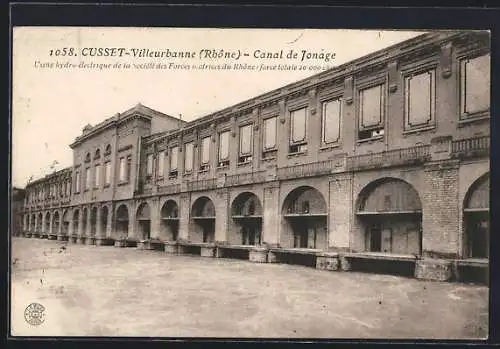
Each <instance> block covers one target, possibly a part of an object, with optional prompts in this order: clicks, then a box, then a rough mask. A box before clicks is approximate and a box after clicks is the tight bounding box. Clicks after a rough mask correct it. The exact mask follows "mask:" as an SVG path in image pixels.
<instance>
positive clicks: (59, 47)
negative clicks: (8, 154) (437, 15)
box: [9, 27, 491, 339]
mask: <svg viewBox="0 0 500 349" xmlns="http://www.w3.org/2000/svg"><path fill="white" fill-rule="evenodd" d="M12 39H13V41H12V50H13V51H12V89H13V95H12V184H13V189H12V190H13V203H12V229H11V268H10V278H11V290H10V291H11V292H10V323H9V324H10V331H11V335H12V336H29V337H31V336H44V337H59V336H61V337H65V336H107V337H162V338H179V337H182V338H185V337H190V338H204V337H210V338H214V337H219V338H283V339H287V338H299V339H300V338H323V339H325V338H331V339H342V338H359V339H485V338H487V337H488V326H489V319H488V311H489V300H488V297H489V280H488V275H489V251H490V248H489V241H490V238H489V227H490V224H489V222H490V219H489V202H490V200H489V181H490V174H489V168H490V156H489V154H490V75H491V73H490V33H489V32H488V31H464V30H447V31H435V30H420V31H401V30H350V29H343V30H339V29H335V30H333V29H250V28H248V29H217V28H139V27H106V28H105V27H14V28H13V37H12Z"/></svg>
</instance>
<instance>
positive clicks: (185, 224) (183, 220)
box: [178, 193, 191, 241]
mask: <svg viewBox="0 0 500 349" xmlns="http://www.w3.org/2000/svg"><path fill="white" fill-rule="evenodd" d="M190 209H191V207H190V200H189V194H188V193H182V194H181V195H180V196H179V218H180V219H179V235H178V238H179V240H180V241H188V240H189V217H190V214H189V211H190Z"/></svg>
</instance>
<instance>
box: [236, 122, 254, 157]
mask: <svg viewBox="0 0 500 349" xmlns="http://www.w3.org/2000/svg"><path fill="white" fill-rule="evenodd" d="M252 130H253V128H252V125H245V126H241V127H240V151H239V157H238V162H239V163H247V162H250V161H252V139H253V137H252Z"/></svg>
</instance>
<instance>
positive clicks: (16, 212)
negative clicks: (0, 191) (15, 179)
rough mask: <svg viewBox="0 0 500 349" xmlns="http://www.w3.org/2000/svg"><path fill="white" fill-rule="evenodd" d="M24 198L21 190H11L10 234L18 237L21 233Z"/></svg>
mask: <svg viewBox="0 0 500 349" xmlns="http://www.w3.org/2000/svg"><path fill="white" fill-rule="evenodd" d="M24 196H25V191H24V189H21V188H16V187H13V188H12V192H11V197H12V201H11V227H12V228H11V234H13V235H14V236H19V235H21V234H22V233H23V231H24V227H23V215H24Z"/></svg>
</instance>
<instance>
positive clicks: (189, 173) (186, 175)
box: [183, 171, 193, 177]
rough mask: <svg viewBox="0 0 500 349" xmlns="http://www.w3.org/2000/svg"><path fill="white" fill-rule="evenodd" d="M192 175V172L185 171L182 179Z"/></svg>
mask: <svg viewBox="0 0 500 349" xmlns="http://www.w3.org/2000/svg"><path fill="white" fill-rule="evenodd" d="M192 175H193V171H187V172H184V175H183V176H184V177H191V176H192Z"/></svg>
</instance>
